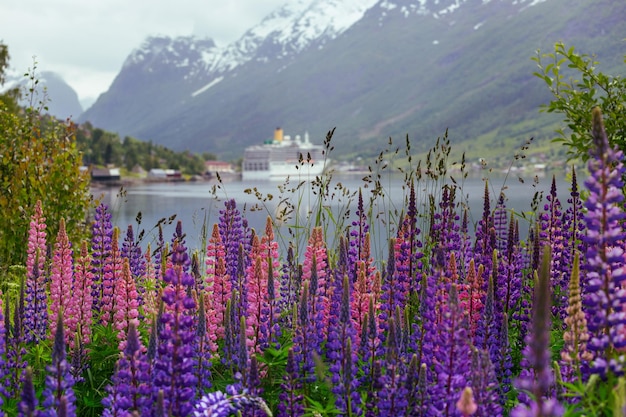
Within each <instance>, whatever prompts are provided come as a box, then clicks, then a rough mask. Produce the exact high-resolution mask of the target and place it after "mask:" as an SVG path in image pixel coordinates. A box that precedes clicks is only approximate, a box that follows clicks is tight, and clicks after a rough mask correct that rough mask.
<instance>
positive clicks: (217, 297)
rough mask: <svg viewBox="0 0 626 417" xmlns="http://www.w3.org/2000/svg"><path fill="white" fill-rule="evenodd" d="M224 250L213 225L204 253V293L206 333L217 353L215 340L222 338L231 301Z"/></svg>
mask: <svg viewBox="0 0 626 417" xmlns="http://www.w3.org/2000/svg"><path fill="white" fill-rule="evenodd" d="M225 259H226V258H225V249H224V245H223V243H222V238H221V236H220V231H219V228H218V225H217V224H214V225H213V232H212V234H211V238H210V239H209V243H208V245H207V252H206V265H207V268H206V279H205V283H206V291H207V294H209V296H208V297H205V298H204V299H205V308H206V312H207V314H206V316H207V332H208V334H209V340H210V343H211V346H210V347H211V351H212V352H216V351H217V338H218V337H219V338H222V337H224V321H225V318H226V317H225V310H226V303H227V302H228V300H230V299H231V291H232V290H231V288H232V282H231V279H230V277H229V276H228V274H227V273H226V263H225Z"/></svg>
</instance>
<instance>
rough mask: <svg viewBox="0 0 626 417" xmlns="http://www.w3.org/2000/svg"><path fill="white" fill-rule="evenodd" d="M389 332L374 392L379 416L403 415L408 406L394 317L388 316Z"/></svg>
mask: <svg viewBox="0 0 626 417" xmlns="http://www.w3.org/2000/svg"><path fill="white" fill-rule="evenodd" d="M388 324H389V334H388V337H387V347H386V351H385V355H386V356H385V359H384V361H383V362H382V363H381V367H382V368H384V370H385V371H384V372H381V374H380V375H379V376H378V386H379V387H380V389H379V391H378V392H377V393H376V401H377V404H376V408H377V409H378V415H379V416H381V417H393V416H399V415H404V413H405V412H406V408H407V406H408V396H407V394H408V391H407V387H406V373H405V371H404V369H403V363H402V361H401V358H400V357H399V356H398V351H399V346H398V337H397V327H398V325H396V323H395V318H394V317H393V316H392V317H390V318H389V321H388Z"/></svg>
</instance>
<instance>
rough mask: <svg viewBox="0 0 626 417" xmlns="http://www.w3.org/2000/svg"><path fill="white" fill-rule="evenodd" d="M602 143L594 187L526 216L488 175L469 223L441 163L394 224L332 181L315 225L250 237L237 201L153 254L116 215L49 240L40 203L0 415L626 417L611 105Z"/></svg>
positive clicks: (591, 178)
mask: <svg viewBox="0 0 626 417" xmlns="http://www.w3.org/2000/svg"><path fill="white" fill-rule="evenodd" d="M592 136H593V143H592V145H591V146H590V149H589V158H588V160H587V171H586V174H585V176H587V178H586V179H585V180H584V183H583V184H580V185H579V184H578V182H577V177H580V175H578V176H577V175H576V172H575V171H574V170H572V173H571V176H570V178H569V181H570V183H569V185H568V187H565V188H567V189H565V190H563V189H557V183H556V181H553V183H552V188H551V190H550V192H549V193H548V195H546V196H545V198H543V199H541V198H540V197H537V200H538V202H537V204H536V210H535V213H532V214H531V215H529V216H527V215H521V214H520V213H515V212H514V211H513V210H510V209H507V207H506V198H505V194H506V190H505V189H503V190H502V194H501V195H496V196H494V195H492V194H491V193H490V188H489V187H488V186H487V184H486V186H485V196H484V208H483V212H482V214H480V215H479V217H478V218H477V221H476V222H475V223H472V222H470V221H469V217H468V216H469V213H468V210H467V208H466V207H465V206H464V205H463V202H462V181H460V180H459V179H455V178H453V177H451V176H448V175H447V174H446V166H445V164H444V163H439V164H438V163H434V164H429V166H427V167H422V166H421V165H418V167H412V168H410V169H409V168H406V167H404V168H403V169H402V172H403V173H404V174H405V185H406V188H405V189H406V190H407V195H406V198H405V205H404V207H401V208H399V210H398V211H397V213H398V215H397V216H396V217H395V221H388V218H385V219H383V218H380V217H378V215H376V213H375V211H374V210H372V209H371V207H372V204H373V201H375V199H376V198H383V197H382V196H381V195H380V194H377V192H376V190H377V187H364V188H363V189H361V190H358V191H357V192H355V194H353V195H354V198H355V203H356V204H355V209H354V210H348V209H346V210H345V211H343V212H341V214H340V216H341V217H342V218H343V219H346V222H345V223H341V222H339V220H338V218H337V215H336V214H333V213H332V212H329V211H326V209H325V207H326V205H325V203H324V199H329V198H333V195H334V194H333V193H331V192H330V191H329V190H328V189H327V188H326V185H325V184H326V183H325V182H324V181H323V180H320V179H318V180H317V181H318V182H317V184H318V192H317V195H318V197H319V199H320V204H319V207H318V208H317V209H316V208H313V209H312V213H311V215H310V216H309V218H308V221H306V222H304V221H303V222H301V223H298V224H297V225H289V221H290V220H289V218H290V217H289V205H285V206H284V208H285V209H284V211H283V213H281V215H280V216H278V215H277V214H276V213H268V220H267V224H266V226H265V229H264V230H254V229H252V228H251V227H249V225H248V222H247V221H246V219H245V215H244V213H243V212H242V211H241V207H239V206H238V205H237V202H236V201H234V200H228V199H226V200H225V201H224V204H223V206H222V209H221V211H220V217H219V222H217V223H216V224H214V225H207V233H206V239H205V242H204V243H203V245H202V246H203V247H201V248H198V249H196V248H191V247H189V245H188V243H187V241H186V234H185V229H184V227H185V225H183V224H182V223H181V222H178V224H177V226H176V230H175V232H174V234H173V235H172V236H164V235H163V233H162V229H161V228H157V230H160V231H161V232H160V233H158V237H157V238H156V239H155V241H153V242H149V243H148V244H147V245H141V244H140V241H141V239H140V236H137V235H136V232H137V231H136V230H133V227H132V226H129V227H128V228H127V229H126V230H120V229H119V228H117V227H114V226H113V224H112V222H111V210H110V209H109V208H108V207H106V206H105V205H103V204H99V205H97V206H96V207H95V209H94V212H93V222H92V223H91V238H90V239H89V240H85V241H82V242H71V241H70V240H69V238H68V231H67V230H66V225H65V222H64V221H63V220H61V222H60V224H59V225H58V233H57V234H56V235H55V236H50V235H48V233H47V224H46V207H44V206H43V205H42V204H41V203H40V202H37V203H36V204H34V205H33V206H32V207H27V208H25V210H27V211H28V212H29V215H30V219H31V222H30V228H29V232H28V241H26V242H24V244H23V251H24V252H25V253H26V259H27V261H26V266H25V268H23V269H20V268H17V267H16V268H14V269H9V271H8V272H7V277H5V278H4V281H3V287H2V288H4V293H2V294H0V302H1V303H2V309H0V315H1V316H2V318H1V320H0V416H4V415H6V416H100V415H102V416H117V417H121V416H157V417H160V416H176V417H183V416H224V417H225V416H254V417H257V416H258V417H260V416H279V417H281V416H285V417H286V416H290V417H297V416H366V417H370V416H371V417H374V416H381V417H383V416H390V417H396V416H424V417H425V416H464V417H467V416H489V417H492V416H504V415H510V416H518V417H521V416H546V417H547V416H561V415H567V416H578V415H580V416H582V415H589V416H616V415H623V413H626V379H624V376H623V374H624V365H625V362H626V358H625V356H624V355H625V354H624V352H626V327H625V324H626V309H625V307H624V306H625V305H626V304H625V303H626V287H625V286H624V281H625V280H626V259H625V254H624V245H625V244H626V234H625V232H624V228H623V221H624V218H625V214H624V207H623V205H624V202H623V200H624V195H623V179H622V178H623V176H624V167H623V162H622V158H623V155H622V153H621V152H620V151H618V150H617V149H616V148H613V147H612V146H611V145H610V143H609V140H608V138H607V135H606V133H605V130H604V127H603V120H602V115H601V114H600V111H599V110H594V113H593V132H592ZM407 145H408V144H407ZM439 161H440V162H442V161H444V159H441V160H439ZM377 163H378V162H377ZM425 183H428V184H427V185H426V186H424V184H425ZM561 188H563V187H561ZM424 189H428V190H430V191H431V192H430V193H428V194H427V195H422V194H423V190H424ZM251 192H253V191H251ZM539 200H541V202H539ZM492 201H496V204H492V203H491V202H492ZM296 204H297V202H296ZM261 206H262V198H261ZM278 217H280V218H281V221H282V222H283V223H285V224H287V226H288V233H286V234H283V235H281V236H278V235H277V234H276V231H277V230H278V228H277V226H276V222H277V218H278ZM329 222H332V223H333V226H334V227H333V228H332V229H331V228H328V227H326V225H327V224H328V223H329ZM381 224H382V225H383V226H382V227H383V228H385V230H387V235H385V234H384V233H374V228H375V227H374V226H375V225H376V227H377V228H378V229H380V227H381ZM521 228H524V231H522V230H521ZM281 230H283V229H281ZM525 230H528V232H527V233H526V231H525ZM331 234H332V236H331ZM522 236H523V237H522ZM374 239H379V240H380V239H384V240H385V242H384V245H380V242H374V241H373V240H374ZM375 243H376V244H378V246H377V247H384V248H385V251H386V252H385V253H384V254H383V255H381V254H379V253H375V252H376V251H374V250H372V248H373V247H374V245H375Z"/></svg>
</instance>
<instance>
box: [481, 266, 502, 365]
mask: <svg viewBox="0 0 626 417" xmlns="http://www.w3.org/2000/svg"><path fill="white" fill-rule="evenodd" d="M494 257H495V256H494ZM496 263H497V262H496V261H495V260H494V261H493V262H492V265H494V264H495V265H494V266H495V268H494V271H493V273H492V274H491V275H490V276H489V282H488V285H487V294H486V298H485V306H484V308H483V312H482V313H483V314H482V317H481V318H480V320H479V322H478V328H477V329H476V336H475V341H474V346H476V348H478V349H483V350H486V351H488V352H489V358H490V359H491V362H492V363H494V364H499V363H500V362H501V354H502V346H500V342H501V341H502V340H503V338H502V337H501V335H500V332H501V330H502V320H503V316H502V314H499V312H498V311H497V310H498V308H497V302H496V300H495V298H496V291H495V279H496V278H494V275H496V276H497V264H496Z"/></svg>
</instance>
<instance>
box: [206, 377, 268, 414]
mask: <svg viewBox="0 0 626 417" xmlns="http://www.w3.org/2000/svg"><path fill="white" fill-rule="evenodd" d="M256 410H262V411H263V412H264V413H265V415H267V416H270V415H271V411H270V410H269V408H268V407H267V404H265V401H263V399H262V398H260V397H257V396H256V395H253V394H251V393H249V392H248V391H247V390H246V389H241V388H240V387H238V386H237V384H234V385H229V386H227V387H226V392H225V393H224V392H222V391H216V392H211V393H209V394H207V395H205V396H203V397H202V398H200V400H198V402H197V403H196V404H195V408H194V410H193V415H194V416H196V417H207V416H210V417H228V416H231V415H233V414H237V413H238V412H242V411H244V413H243V414H242V415H245V416H252V415H256Z"/></svg>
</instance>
